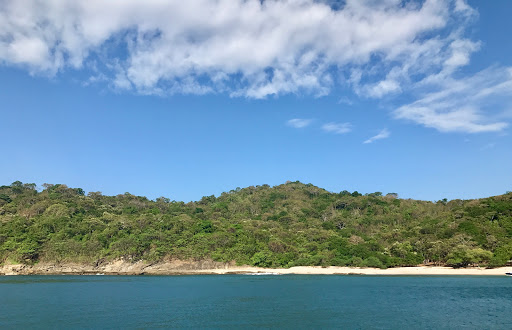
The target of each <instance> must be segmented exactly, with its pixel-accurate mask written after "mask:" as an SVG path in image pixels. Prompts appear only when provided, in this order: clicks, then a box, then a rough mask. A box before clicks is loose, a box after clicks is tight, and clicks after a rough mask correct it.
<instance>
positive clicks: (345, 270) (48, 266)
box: [0, 260, 512, 276]
mask: <svg viewBox="0 0 512 330" xmlns="http://www.w3.org/2000/svg"><path fill="white" fill-rule="evenodd" d="M509 272H512V267H501V268H493V269H487V268H476V267H471V268H456V269H455V268H450V267H435V266H417V267H397V268H388V269H378V268H356V267H313V266H307V267H306V266H301V267H291V268H259V267H251V266H236V265H235V264H234V263H220V262H214V261H211V260H205V261H181V260H173V261H168V262H159V263H146V262H143V261H139V262H134V263H133V262H129V261H125V260H116V261H112V262H107V263H103V264H97V265H91V264H75V263H60V264H54V263H38V264H35V265H24V264H6V265H3V266H0V275H82V274H86V275H97V274H101V275H200V274H275V275H284V274H304V275H495V276H505V273H509Z"/></svg>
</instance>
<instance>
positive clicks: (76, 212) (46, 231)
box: [0, 181, 512, 268]
mask: <svg viewBox="0 0 512 330" xmlns="http://www.w3.org/2000/svg"><path fill="white" fill-rule="evenodd" d="M44 186H45V189H44V190H43V191H41V192H38V191H37V190H36V189H35V185H34V184H23V183H21V182H19V181H17V182H14V183H13V184H11V185H9V186H1V187H0V263H4V262H23V263H34V262H37V261H46V262H79V263H94V262H98V261H99V260H113V259H117V258H120V257H124V258H125V259H128V260H133V261H135V260H141V259H143V260H148V261H159V260H164V259H169V258H175V259H182V260H185V259H194V260H206V259H213V260H215V261H232V260H236V262H237V263H239V264H247V265H254V266H261V267H291V266H299V265H319V266H327V265H334V266H367V267H382V268H385V267H393V266H407V265H417V264H422V263H435V264H442V265H451V266H455V267H460V266H467V265H474V264H478V265H487V266H491V267H496V266H502V265H505V264H506V263H507V262H508V261H509V260H510V259H511V258H512V193H508V194H506V195H501V196H495V197H489V198H484V199H478V200H452V201H439V202H437V203H432V202H427V201H417V200H410V199H399V198H397V196H396V194H388V195H386V196H382V194H381V193H373V194H367V195H364V196H363V195H361V194H359V193H357V192H354V193H350V192H348V191H343V192H341V193H330V192H328V191H326V190H324V189H321V188H318V187H316V186H314V185H312V184H302V183H300V182H290V183H286V184H282V185H279V186H275V187H270V186H268V185H262V186H251V187H247V188H243V189H239V188H237V189H236V190H232V191H230V192H227V193H223V194H222V195H221V196H219V197H215V196H206V197H203V198H202V199H201V200H200V201H197V202H191V203H183V202H176V201H170V200H169V199H167V198H163V197H161V198H158V199H156V201H151V200H148V199H147V198H146V197H140V196H134V195H131V194H129V193H126V194H123V195H117V196H103V195H102V194H101V193H99V192H91V193H89V194H87V195H85V194H84V191H83V190H82V189H80V188H68V187H67V186H65V185H44Z"/></svg>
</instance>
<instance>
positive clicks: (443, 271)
mask: <svg viewBox="0 0 512 330" xmlns="http://www.w3.org/2000/svg"><path fill="white" fill-rule="evenodd" d="M508 272H512V267H501V268H493V269H486V268H458V269H454V268H450V267H430V266H420V267H397V268H388V269H378V268H353V267H325V268H324V267H292V268H288V269H273V268H258V267H230V268H228V269H203V270H196V271H191V273H196V274H206V273H210V274H230V273H272V274H307V275H309V274H311V275H313V274H318V275H334V274H340V275H342V274H343V275H349V274H360V275H505V273H508Z"/></svg>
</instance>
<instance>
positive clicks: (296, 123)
mask: <svg viewBox="0 0 512 330" xmlns="http://www.w3.org/2000/svg"><path fill="white" fill-rule="evenodd" d="M312 121H313V120H311V119H300V118H294V119H290V120H288V121H287V122H286V124H287V125H288V126H291V127H294V128H304V127H307V126H309V124H311V122H312Z"/></svg>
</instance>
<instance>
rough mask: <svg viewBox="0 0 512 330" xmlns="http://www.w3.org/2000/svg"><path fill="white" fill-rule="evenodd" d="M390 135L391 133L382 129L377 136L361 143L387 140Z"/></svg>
mask: <svg viewBox="0 0 512 330" xmlns="http://www.w3.org/2000/svg"><path fill="white" fill-rule="evenodd" d="M390 135H391V132H389V131H388V129H387V128H384V129H383V130H382V131H380V132H379V134H377V135H375V136H372V137H371V138H369V139H368V140H366V141H364V142H363V143H373V142H375V141H377V140H382V139H387V138H388V137H389V136H390Z"/></svg>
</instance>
